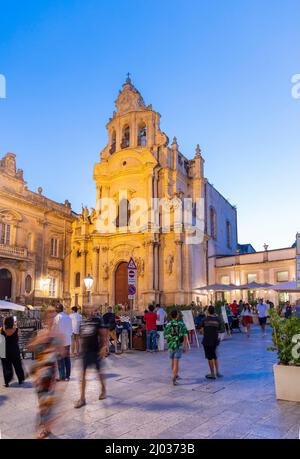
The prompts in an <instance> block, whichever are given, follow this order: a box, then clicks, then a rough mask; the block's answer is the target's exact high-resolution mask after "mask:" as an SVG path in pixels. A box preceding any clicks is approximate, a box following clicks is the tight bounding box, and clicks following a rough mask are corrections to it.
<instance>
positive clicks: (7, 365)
mask: <svg viewBox="0 0 300 459" xmlns="http://www.w3.org/2000/svg"><path fill="white" fill-rule="evenodd" d="M0 333H1V335H2V336H3V337H4V339H5V358H2V359H1V363H2V369H3V377H4V384H5V387H9V383H10V382H11V381H12V379H13V375H14V373H13V368H14V370H15V373H16V375H17V378H18V381H19V384H22V383H23V382H24V381H25V374H24V370H23V366H22V362H21V355H20V348H19V331H18V328H16V327H15V322H14V318H13V316H8V317H5V319H4V326H3V328H1V331H0Z"/></svg>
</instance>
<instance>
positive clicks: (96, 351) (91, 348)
mask: <svg viewBox="0 0 300 459" xmlns="http://www.w3.org/2000/svg"><path fill="white" fill-rule="evenodd" d="M85 312H86V314H87V319H86V320H84V321H82V322H81V326H80V346H81V352H82V375H81V392H80V399H79V400H78V401H77V402H76V404H75V408H81V407H82V406H84V405H85V404H86V401H85V387H86V370H87V369H88V367H90V366H94V367H95V368H96V370H97V373H98V375H99V380H100V386H101V392H100V395H99V400H103V399H105V398H106V389H105V380H104V375H103V373H102V371H101V359H102V358H103V357H105V355H106V345H107V328H106V326H105V324H104V322H103V319H102V318H100V317H96V308H95V307H94V306H85Z"/></svg>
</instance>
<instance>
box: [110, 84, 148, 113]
mask: <svg viewBox="0 0 300 459" xmlns="http://www.w3.org/2000/svg"><path fill="white" fill-rule="evenodd" d="M115 105H116V108H117V113H118V114H119V115H121V114H123V113H127V112H131V111H134V110H145V109H146V106H145V102H144V100H143V98H142V96H141V94H140V93H139V91H138V90H137V89H136V88H135V87H134V86H133V84H132V83H131V80H130V78H129V77H128V78H127V80H126V82H125V83H124V84H123V89H122V91H120V93H119V95H118V98H117V100H116V101H115Z"/></svg>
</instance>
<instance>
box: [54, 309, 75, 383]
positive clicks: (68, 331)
mask: <svg viewBox="0 0 300 459" xmlns="http://www.w3.org/2000/svg"><path fill="white" fill-rule="evenodd" d="M56 312H57V315H56V317H55V319H54V327H55V329H56V332H57V333H58V334H59V335H61V336H63V341H64V343H63V346H64V351H63V353H62V355H61V356H60V358H59V359H58V362H57V363H58V372H59V378H58V381H70V376H71V359H70V347H71V341H72V333H73V329H72V320H71V318H70V316H69V315H68V314H66V313H65V312H64V307H63V305H62V304H61V303H58V304H57V306H56Z"/></svg>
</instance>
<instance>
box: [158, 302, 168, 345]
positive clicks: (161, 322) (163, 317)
mask: <svg viewBox="0 0 300 459" xmlns="http://www.w3.org/2000/svg"><path fill="white" fill-rule="evenodd" d="M156 315H157V320H156V330H157V335H158V340H157V349H158V350H159V351H164V350H165V339H164V328H165V324H166V321H167V313H166V311H165V310H164V308H163V307H162V306H161V305H160V304H157V305H156Z"/></svg>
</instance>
